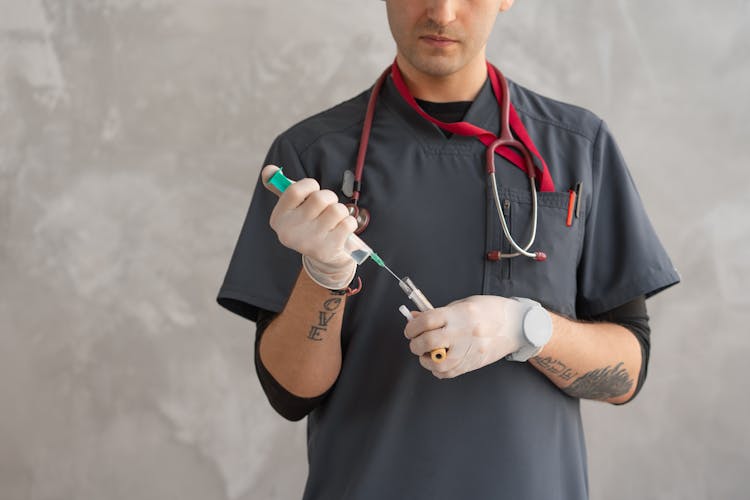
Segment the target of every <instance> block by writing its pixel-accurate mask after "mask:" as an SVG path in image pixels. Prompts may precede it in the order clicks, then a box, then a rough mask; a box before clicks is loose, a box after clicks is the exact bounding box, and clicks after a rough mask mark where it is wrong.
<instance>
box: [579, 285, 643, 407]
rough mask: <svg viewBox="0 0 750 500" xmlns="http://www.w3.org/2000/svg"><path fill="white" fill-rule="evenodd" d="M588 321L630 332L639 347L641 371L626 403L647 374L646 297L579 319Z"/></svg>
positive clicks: (631, 398)
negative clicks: (614, 325)
mask: <svg viewBox="0 0 750 500" xmlns="http://www.w3.org/2000/svg"><path fill="white" fill-rule="evenodd" d="M580 319H583V320H589V321H604V322H608V323H615V324H618V325H620V326H622V327H625V328H627V329H628V330H630V331H631V332H632V333H633V335H635V338H636V339H637V340H638V343H639V344H640V346H641V370H640V373H639V374H638V383H637V384H636V386H635V391H634V392H633V395H632V396H631V397H630V399H629V400H628V401H632V400H633V398H635V397H636V395H637V394H638V393H639V392H640V390H641V387H643V383H644V382H645V381H646V375H647V373H648V361H649V357H650V354H651V327H650V326H649V324H648V319H649V318H648V311H646V297H645V296H643V295H641V296H640V297H636V298H635V299H633V300H631V301H630V302H626V303H625V304H623V305H621V306H618V307H615V308H614V309H612V310H610V311H606V312H603V313H601V314H597V315H596V316H592V317H590V318H580Z"/></svg>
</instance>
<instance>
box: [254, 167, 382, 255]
mask: <svg viewBox="0 0 750 500" xmlns="http://www.w3.org/2000/svg"><path fill="white" fill-rule="evenodd" d="M293 183H294V181H293V180H291V179H289V178H288V177H287V176H285V175H284V174H283V173H282V172H281V169H278V170H277V171H276V173H274V174H273V175H272V176H271V178H270V179H268V184H270V185H272V186H273V187H275V188H276V189H278V190H279V192H281V193H283V192H284V191H286V188H288V187H289V186H291V185H292V184H293ZM344 249H346V251H347V253H348V254H349V255H350V256H351V257H352V259H354V262H356V263H357V265H360V264H362V263H363V262H364V261H366V260H367V258H368V257H372V260H373V261H374V262H375V263H376V264H377V265H379V266H380V267H385V263H384V262H383V259H381V258H380V256H379V255H378V254H376V253H375V252H374V251H373V250H372V248H370V247H369V246H368V245H367V243H365V242H364V241H362V239H361V238H360V237H359V236H357V235H356V234H353V233H352V234H350V235H349V237H348V238H347V239H346V242H344Z"/></svg>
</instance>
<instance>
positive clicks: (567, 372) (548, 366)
mask: <svg viewBox="0 0 750 500" xmlns="http://www.w3.org/2000/svg"><path fill="white" fill-rule="evenodd" d="M534 359H535V360H536V362H537V363H539V366H541V367H542V368H544V369H545V370H547V371H548V372H550V373H553V374H555V375H557V376H558V377H560V378H561V379H563V380H570V379H572V378H573V377H575V376H576V375H578V372H577V371H575V370H573V369H572V368H568V367H567V366H566V365H565V363H563V362H562V361H560V360H559V359H553V358H552V357H550V356H547V357H546V358H539V357H537V358H534Z"/></svg>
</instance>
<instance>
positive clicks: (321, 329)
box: [307, 297, 342, 341]
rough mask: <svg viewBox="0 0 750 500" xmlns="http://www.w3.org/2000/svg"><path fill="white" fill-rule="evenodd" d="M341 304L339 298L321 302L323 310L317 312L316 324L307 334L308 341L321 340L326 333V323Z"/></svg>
mask: <svg viewBox="0 0 750 500" xmlns="http://www.w3.org/2000/svg"><path fill="white" fill-rule="evenodd" d="M341 302H342V299H341V298H340V297H333V298H330V299H327V300H326V301H325V302H323V310H322V311H318V324H317V325H312V326H311V327H310V331H309V332H308V334H307V338H308V339H310V340H315V341H321V340H323V337H322V335H323V333H325V332H326V331H327V327H328V323H330V322H331V320H332V319H333V317H334V316H335V315H336V311H337V310H338V308H339V306H340V305H341Z"/></svg>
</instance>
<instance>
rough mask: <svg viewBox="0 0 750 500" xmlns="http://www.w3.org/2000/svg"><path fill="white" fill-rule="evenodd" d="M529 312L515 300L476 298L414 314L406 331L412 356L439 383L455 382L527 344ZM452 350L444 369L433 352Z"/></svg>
mask: <svg viewBox="0 0 750 500" xmlns="http://www.w3.org/2000/svg"><path fill="white" fill-rule="evenodd" d="M526 309H527V307H526V306H524V305H523V304H521V303H520V302H518V301H517V300H514V299H508V298H505V297H498V296H494V295H474V296H472V297H468V298H466V299H461V300H457V301H455V302H451V303H450V304H448V305H447V306H445V307H438V308H437V309H432V310H429V311H425V312H419V311H413V312H412V314H413V315H414V319H413V320H411V321H409V322H408V323H407V325H406V329H405V330H404V335H406V338H408V339H411V342H410V343H409V347H410V349H411V352H412V353H413V354H415V355H417V356H419V363H420V364H421V365H422V366H423V367H424V368H426V369H427V370H429V371H431V372H432V374H433V375H435V376H436V377H438V378H453V377H456V376H458V375H461V374H463V373H466V372H470V371H472V370H476V369H477V368H481V367H483V366H486V365H489V364H491V363H494V362H495V361H498V360H500V359H502V358H504V357H505V356H507V355H508V354H511V353H513V352H516V351H517V350H518V349H520V348H521V347H523V346H524V345H525V344H526V339H525V337H524V335H523V330H522V328H523V327H522V320H523V315H524V313H525V311H526ZM440 347H447V348H448V356H447V357H446V358H445V360H443V361H442V362H440V363H435V362H434V361H432V359H431V358H430V351H432V350H433V349H438V348H440Z"/></svg>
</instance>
